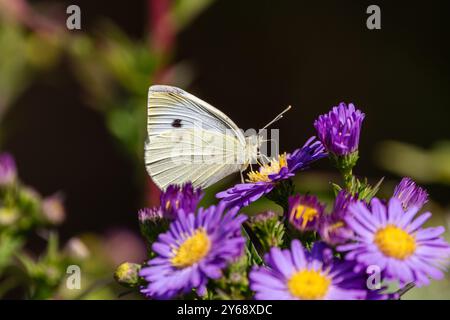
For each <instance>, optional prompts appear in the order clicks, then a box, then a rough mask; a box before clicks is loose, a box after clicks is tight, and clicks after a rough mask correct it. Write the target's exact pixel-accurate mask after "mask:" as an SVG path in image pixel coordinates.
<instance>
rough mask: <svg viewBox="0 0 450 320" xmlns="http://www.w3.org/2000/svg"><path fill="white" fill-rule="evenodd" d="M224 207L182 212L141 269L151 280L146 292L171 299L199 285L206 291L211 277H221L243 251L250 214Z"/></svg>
mask: <svg viewBox="0 0 450 320" xmlns="http://www.w3.org/2000/svg"><path fill="white" fill-rule="evenodd" d="M224 207H225V206H224V204H219V206H217V207H216V206H211V207H209V208H208V209H203V208H200V209H199V211H198V213H197V214H195V213H185V212H184V210H183V209H181V210H180V211H179V212H178V217H177V219H176V220H175V221H174V222H172V223H171V225H170V227H169V231H167V232H166V233H163V234H160V235H159V237H158V241H157V242H155V243H154V244H153V246H152V249H153V251H154V252H155V253H156V254H157V257H156V258H154V259H151V260H150V261H148V265H147V266H146V267H143V268H142V270H141V272H140V275H141V276H142V277H143V278H145V280H146V281H148V286H147V287H145V288H142V289H141V292H142V293H143V294H145V295H146V296H148V297H152V298H156V299H169V298H172V297H174V296H176V295H178V294H183V293H188V292H190V291H191V290H192V289H194V288H195V289H196V290H197V293H198V294H199V295H203V294H204V293H205V290H206V284H207V282H208V279H218V278H220V277H221V276H222V269H224V268H225V267H226V266H227V264H228V263H230V262H232V261H233V260H235V259H237V258H238V257H240V256H241V255H242V254H243V250H244V245H245V239H244V237H243V236H242V234H241V225H242V223H243V222H244V221H245V219H246V216H244V215H238V214H237V212H238V208H233V209H232V210H229V211H228V212H227V213H224Z"/></svg>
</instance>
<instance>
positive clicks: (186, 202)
mask: <svg viewBox="0 0 450 320" xmlns="http://www.w3.org/2000/svg"><path fill="white" fill-rule="evenodd" d="M202 197H203V192H202V190H201V189H200V188H199V189H194V187H193V186H192V184H191V183H186V184H184V185H182V186H181V185H174V184H172V185H170V186H168V187H167V189H166V191H164V192H162V193H161V197H160V203H161V204H160V205H161V211H162V214H163V215H164V217H165V218H168V219H175V218H176V217H177V211H178V210H180V209H183V210H184V212H185V213H191V212H195V210H196V209H197V205H198V203H199V202H200V200H201V199H202Z"/></svg>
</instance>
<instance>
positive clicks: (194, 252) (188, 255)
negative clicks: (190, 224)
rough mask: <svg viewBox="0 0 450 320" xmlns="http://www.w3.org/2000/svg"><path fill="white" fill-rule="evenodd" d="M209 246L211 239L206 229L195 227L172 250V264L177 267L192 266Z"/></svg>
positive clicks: (206, 252)
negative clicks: (193, 230) (191, 232)
mask: <svg viewBox="0 0 450 320" xmlns="http://www.w3.org/2000/svg"><path fill="white" fill-rule="evenodd" d="M210 248H211V241H210V240H209V238H208V235H207V233H206V231H205V230H204V229H202V228H199V229H197V230H196V231H195V232H194V233H193V234H192V236H190V237H189V238H187V239H186V240H184V242H183V243H182V244H181V245H180V246H179V247H178V248H176V249H174V250H173V253H174V254H175V255H174V257H173V258H172V260H171V262H172V265H174V266H175V267H178V268H185V267H189V266H192V265H193V264H195V263H197V262H199V261H200V260H201V259H203V258H204V257H205V256H206V255H207V254H208V252H209V249H210Z"/></svg>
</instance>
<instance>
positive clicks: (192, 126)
mask: <svg viewBox="0 0 450 320" xmlns="http://www.w3.org/2000/svg"><path fill="white" fill-rule="evenodd" d="M147 130H148V140H147V142H146V145H145V162H146V167H147V171H148V173H149V174H150V176H151V177H152V179H153V180H154V182H155V183H156V184H157V185H158V186H159V187H160V188H162V189H165V188H166V187H167V186H168V185H169V184H181V183H185V182H188V181H190V182H192V184H193V185H194V186H196V187H204V188H205V187H208V186H209V185H211V184H213V183H215V182H217V181H218V180H220V179H222V178H223V177H225V176H227V175H229V174H231V173H233V172H236V171H239V170H240V169H241V167H242V164H243V163H244V162H245V161H246V159H244V157H245V144H246V142H245V138H244V136H243V134H242V132H241V131H240V130H239V129H238V127H237V126H236V125H235V124H234V122H233V121H231V119H230V118H228V117H227V116H226V115H225V114H223V113H222V112H221V111H219V110H217V109H216V108H214V107H212V106H211V105H209V104H208V103H206V102H204V101H202V100H200V99H198V98H196V97H195V96H193V95H191V94H189V93H187V92H185V91H183V90H181V89H178V88H175V87H170V86H152V87H150V90H149V99H148V127H147Z"/></svg>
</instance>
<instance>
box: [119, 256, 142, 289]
mask: <svg viewBox="0 0 450 320" xmlns="http://www.w3.org/2000/svg"><path fill="white" fill-rule="evenodd" d="M140 270H141V265H140V264H137V263H132V262H124V263H122V264H121V265H120V266H119V267H117V269H116V272H114V279H116V281H117V282H118V283H120V284H121V285H123V286H125V287H128V288H134V287H137V286H138V285H139V282H140V278H139V271H140Z"/></svg>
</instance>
